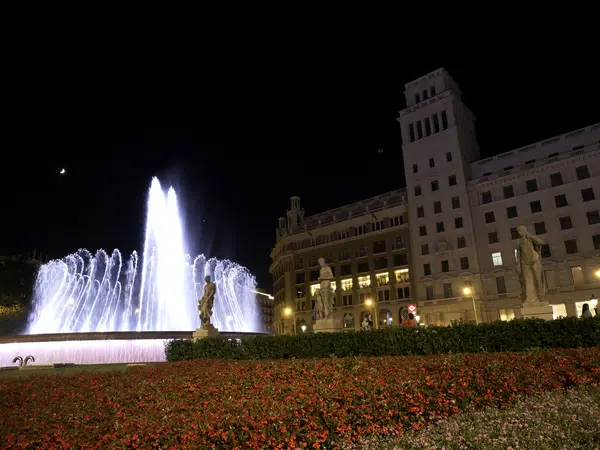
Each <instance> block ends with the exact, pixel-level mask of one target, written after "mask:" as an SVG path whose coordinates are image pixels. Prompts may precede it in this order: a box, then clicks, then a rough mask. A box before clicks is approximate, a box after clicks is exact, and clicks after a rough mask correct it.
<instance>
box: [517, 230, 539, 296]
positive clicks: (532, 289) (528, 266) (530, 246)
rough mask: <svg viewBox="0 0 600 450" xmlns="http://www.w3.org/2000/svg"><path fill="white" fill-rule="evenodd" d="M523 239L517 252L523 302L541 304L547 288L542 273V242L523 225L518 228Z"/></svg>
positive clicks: (520, 240)
mask: <svg viewBox="0 0 600 450" xmlns="http://www.w3.org/2000/svg"><path fill="white" fill-rule="evenodd" d="M517 232H518V233H519V236H521V238H520V239H519V245H518V247H517V251H516V259H517V267H516V271H517V274H518V275H519V281H520V282H521V301H522V302H527V303H539V302H543V301H544V295H545V286H544V273H543V271H542V256H541V251H542V245H543V244H544V241H542V240H541V239H540V238H538V237H537V236H533V235H531V234H529V233H528V232H527V228H525V227H524V226H523V225H521V226H519V227H517Z"/></svg>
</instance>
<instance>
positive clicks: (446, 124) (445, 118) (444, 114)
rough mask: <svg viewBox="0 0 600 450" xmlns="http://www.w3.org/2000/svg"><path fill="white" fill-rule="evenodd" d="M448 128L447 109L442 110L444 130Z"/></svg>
mask: <svg viewBox="0 0 600 450" xmlns="http://www.w3.org/2000/svg"><path fill="white" fill-rule="evenodd" d="M447 128H448V115H447V114H446V111H442V130H446V129H447Z"/></svg>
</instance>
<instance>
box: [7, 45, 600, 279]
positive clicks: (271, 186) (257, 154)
mask: <svg viewBox="0 0 600 450" xmlns="http://www.w3.org/2000/svg"><path fill="white" fill-rule="evenodd" d="M343 44H344V43H343V42H342V41H339V40H338V41H334V42H329V43H328V42H320V43H318V44H312V43H308V42H304V41H302V40H300V41H298V42H294V43H289V44H286V45H285V51H281V50H278V49H275V48H266V47H265V46H262V45H258V44H257V43H255V42H252V41H251V40H246V39H239V40H237V41H236V44H235V46H232V48H225V47H223V46H220V47H216V46H215V43H214V42H206V43H205V45H193V44H190V41H188V40H184V39H181V40H177V39H173V40H171V41H160V42H158V41H156V42H154V41H152V40H148V39H147V38H145V37H143V36H139V37H137V38H132V37H131V36H129V37H127V38H125V39H112V40H111V39H108V38H107V37H106V35H97V36H96V37H95V38H93V39H89V38H85V37H82V36H76V37H75V36H72V35H71V36H69V35H67V36H64V37H56V36H54V35H46V36H44V37H43V38H40V39H36V40H35V41H31V42H26V41H23V42H22V45H20V46H17V47H11V48H9V49H8V50H7V51H6V52H5V54H4V55H3V67H4V69H3V72H4V73H3V75H4V79H3V85H4V87H3V91H4V92H3V97H2V107H3V110H4V114H3V127H2V129H3V132H2V138H1V144H2V147H1V148H2V163H1V168H2V169H1V175H2V188H3V190H2V197H1V199H2V200H1V203H0V208H1V209H0V211H1V214H2V231H3V233H2V239H1V240H0V254H12V253H26V252H29V251H31V250H32V249H33V248H37V249H38V251H40V250H41V251H44V252H49V253H50V255H51V256H52V257H62V256H64V255H65V254H67V253H70V252H73V251H76V250H77V249H78V248H80V247H86V248H88V249H90V250H92V249H94V250H95V249H97V248H105V249H107V250H112V249H113V248H115V247H118V248H120V249H121V251H122V252H124V253H130V252H131V251H132V250H134V249H141V248H142V243H143V227H144V222H145V201H146V198H145V197H146V192H147V189H148V186H149V182H150V178H151V177H152V176H153V175H157V176H159V178H160V179H161V181H162V182H163V184H165V183H172V184H173V185H174V186H175V188H176V189H177V191H178V193H179V196H180V198H181V199H182V202H183V209H184V210H185V213H186V217H185V218H186V223H187V229H188V235H189V236H190V244H191V246H192V250H193V251H194V252H195V253H198V252H205V253H207V254H210V255H214V256H217V257H220V258H230V259H233V260H235V261H237V262H239V263H241V264H243V265H246V266H247V267H249V269H250V270H251V271H252V272H253V273H254V274H255V275H256V276H257V278H258V281H259V285H260V286H262V287H266V288H267V289H270V288H271V278H270V276H269V275H268V266H269V263H270V260H269V253H270V250H271V248H272V246H273V244H274V238H275V227H276V225H277V218H278V217H279V216H282V215H284V214H285V210H286V209H287V208H288V206H289V197H290V196H291V195H300V196H302V203H303V206H304V208H305V209H306V211H307V214H312V213H317V212H320V211H323V210H326V209H329V208H333V207H336V206H339V205H342V204H345V203H349V202H352V201H356V200H360V199H361V198H365V197H369V196H372V195H375V194H378V193H381V192H385V191H388V190H392V189H396V188H398V187H402V186H403V185H404V175H403V170H404V169H403V167H402V152H401V138H400V129H399V126H398V123H397V122H396V118H397V115H398V114H397V112H398V110H400V109H402V108H403V107H404V98H403V89H404V83H406V82H409V81H411V80H413V79H414V78H417V77H419V76H421V75H424V74H425V73H427V72H429V71H431V70H434V69H437V68H438V67H440V66H444V67H445V68H446V69H447V70H448V71H449V72H450V73H451V74H452V76H453V77H454V78H455V79H456V80H457V82H458V83H459V84H460V85H461V88H462V89H463V91H464V92H465V96H464V98H465V101H466V102H467V103H468V105H470V107H471V108H472V110H473V111H474V113H475V115H476V116H477V118H478V122H477V131H478V136H479V141H480V144H481V147H482V152H483V155H484V156H489V155H492V154H494V153H499V152H503V151H507V150H510V149H512V148H515V147H519V146H522V145H525V144H528V143H530V142H534V141H537V140H541V139H545V138H547V137H550V136H553V135H556V134H560V133H564V132H566V131H570V130H572V129H576V128H579V127H582V126H586V125H589V124H591V123H595V122H599V121H600V108H598V105H599V104H600V92H599V91H598V90H597V89H594V90H590V89H587V88H586V86H596V81H595V78H596V77H597V75H596V74H595V70H590V71H586V70H578V71H574V70H573V68H572V67H565V66H563V65H560V61H555V62H554V63H552V64H549V63H541V62H540V61H529V62H528V63H527V62H526V63H524V62H523V61H519V62H514V61H510V60H506V61H504V60H502V58H501V56H502V55H500V56H499V55H496V54H493V55H490V57H489V58H488V59H489V60H488V61H485V60H484V58H480V57H471V58H468V59H467V61H469V63H463V62H461V59H460V58H458V59H457V58H448V57H443V56H442V55H439V56H438V57H436V55H435V54H434V53H431V52H430V55H429V56H430V58H429V59H427V60H424V61H418V60H415V59H414V58H407V57H406V54H405V53H403V52H402V51H401V50H400V48H399V47H398V44H397V42H395V41H393V40H390V41H388V42H387V43H386V42H378V43H376V45H375V44H374V45H372V46H367V48H366V50H365V49H364V47H363V51H357V50H356V48H355V47H354V46H353V45H347V46H345V45H343ZM379 149H383V152H382V153H380V152H379ZM62 167H65V168H66V170H67V175H66V176H59V174H58V171H59V169H60V168H62Z"/></svg>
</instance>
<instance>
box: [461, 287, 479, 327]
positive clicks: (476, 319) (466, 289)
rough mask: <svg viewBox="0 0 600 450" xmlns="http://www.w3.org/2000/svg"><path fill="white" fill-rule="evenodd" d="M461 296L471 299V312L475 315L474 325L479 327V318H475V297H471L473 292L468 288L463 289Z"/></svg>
mask: <svg viewBox="0 0 600 450" xmlns="http://www.w3.org/2000/svg"><path fill="white" fill-rule="evenodd" d="M463 294H464V295H468V296H469V297H471V301H472V302H473V312H474V313H475V323H476V324H477V325H479V317H478V316H477V306H476V305H475V297H474V296H473V290H472V289H471V288H470V287H465V288H464V289H463Z"/></svg>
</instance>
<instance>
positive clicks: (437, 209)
mask: <svg viewBox="0 0 600 450" xmlns="http://www.w3.org/2000/svg"><path fill="white" fill-rule="evenodd" d="M433 212H434V213H435V214H439V213H441V212H442V202H433Z"/></svg>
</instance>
